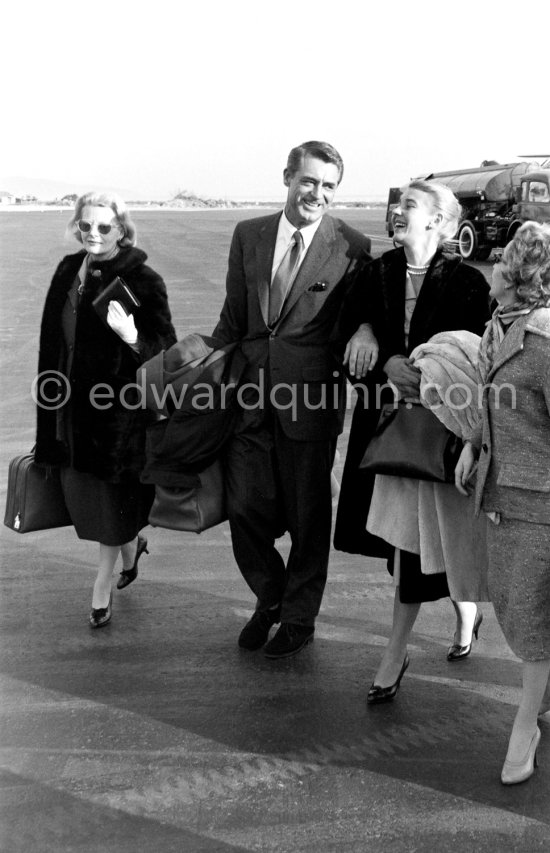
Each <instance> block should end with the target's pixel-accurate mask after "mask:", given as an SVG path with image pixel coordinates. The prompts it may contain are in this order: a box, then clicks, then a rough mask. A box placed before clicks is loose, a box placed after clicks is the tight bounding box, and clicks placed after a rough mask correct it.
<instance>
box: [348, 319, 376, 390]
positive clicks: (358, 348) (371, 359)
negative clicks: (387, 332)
mask: <svg viewBox="0 0 550 853" xmlns="http://www.w3.org/2000/svg"><path fill="white" fill-rule="evenodd" d="M377 361H378V341H377V340H376V337H375V335H374V332H373V331H372V329H371V327H370V326H369V324H368V323H362V324H361V325H360V326H359V328H358V329H357V331H356V332H355V334H354V335H353V336H352V337H351V338H350V339H349V341H348V343H347V346H346V351H345V353H344V365H346V364H349V372H350V374H351V376H355V377H356V378H357V379H362V378H363V376H366V375H367V373H368V372H369V370H372V369H373V367H374V365H375V364H376V362H377Z"/></svg>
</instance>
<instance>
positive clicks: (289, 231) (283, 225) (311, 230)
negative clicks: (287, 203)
mask: <svg viewBox="0 0 550 853" xmlns="http://www.w3.org/2000/svg"><path fill="white" fill-rule="evenodd" d="M321 219H322V217H320V218H319V219H318V220H317V221H316V222H314V223H313V224H312V225H306V226H305V227H304V228H296V227H295V226H294V225H292V223H291V222H289V221H288V219H287V218H286V215H285V212H284V211H283V215H282V216H281V218H280V220H279V228H278V230H277V239H276V240H275V253H274V255H273V266H272V268H271V281H273V277H274V275H275V273H276V272H277V268H278V267H279V265H280V263H281V261H282V260H283V258H284V256H285V254H286V251H287V249H288V247H289V246H290V244H291V242H292V237H293V236H294V232H295V231H299V232H300V234H301V235H302V240H303V242H304V245H303V248H302V251H301V252H300V257H299V258H298V265H297V269H299V268H300V266H301V264H302V261H303V260H304V258H305V256H306V252H307V250H308V249H309V247H310V246H311V241H312V240H313V238H314V237H315V233H316V231H317V229H318V227H319V225H320V224H321Z"/></svg>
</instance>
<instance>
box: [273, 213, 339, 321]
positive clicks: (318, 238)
mask: <svg viewBox="0 0 550 853" xmlns="http://www.w3.org/2000/svg"><path fill="white" fill-rule="evenodd" d="M334 236H335V235H334V224H333V222H332V220H331V219H330V217H329V216H324V217H323V219H322V221H321V224H320V225H319V228H318V229H317V231H316V232H315V236H314V238H313V240H312V241H311V246H310V247H309V249H308V250H307V252H306V256H305V258H304V260H303V261H302V264H301V266H300V269H299V270H298V275H297V276H296V278H295V279H294V282H293V284H292V287H291V288H290V293H289V294H288V296H287V298H286V301H285V304H284V305H283V310H282V311H281V316H280V317H279V321H278V322H281V320H282V319H283V318H284V317H286V315H287V314H288V313H289V311H291V310H292V308H293V307H294V305H295V304H296V302H297V301H298V299H299V298H300V296H301V295H302V293H303V292H304V291H305V290H306V289H307V288H308V287H309V286H310V285H311V284H312V282H314V281H315V279H316V278H317V275H318V273H319V271H320V270H321V269H322V267H323V265H324V264H325V263H326V262H327V260H328V258H329V257H330V253H331V251H332V244H333V242H334Z"/></svg>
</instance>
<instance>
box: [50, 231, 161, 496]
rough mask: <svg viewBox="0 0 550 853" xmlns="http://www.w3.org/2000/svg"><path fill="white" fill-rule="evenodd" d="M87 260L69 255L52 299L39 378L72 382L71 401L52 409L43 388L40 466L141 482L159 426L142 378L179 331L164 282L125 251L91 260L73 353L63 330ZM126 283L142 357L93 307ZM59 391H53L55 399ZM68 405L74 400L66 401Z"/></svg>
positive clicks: (137, 252)
mask: <svg viewBox="0 0 550 853" xmlns="http://www.w3.org/2000/svg"><path fill="white" fill-rule="evenodd" d="M85 255H86V253H85V252H84V251H81V252H77V253H76V254H73V255H67V256H66V257H64V258H63V260H62V261H61V263H60V264H59V266H58V268H57V270H56V272H55V274H54V277H53V279H52V283H51V285H50V289H49V291H48V294H47V296H46V302H45V305H44V312H43V315H42V325H41V329H40V351H39V359H38V374H39V377H43V376H44V375H45V374H46V375H47V373H48V372H51V371H58V372H59V373H60V374H62V375H66V373H67V366H68V365H70V367H69V371H68V375H67V376H66V380H64V381H66V389H67V393H65V392H64V388H62V389H61V390H62V392H63V393H62V395H61V396H62V398H63V399H62V400H61V401H60V403H59V404H57V405H52V404H51V402H49V401H48V400H47V398H46V397H47V395H48V385H44V386H43V387H44V394H45V395H46V396H45V397H44V398H41V397H40V390H41V387H42V384H41V382H39V383H38V384H37V404H38V408H37V433H36V451H35V458H36V461H37V462H38V463H42V464H47V465H72V466H73V467H74V468H75V469H76V470H77V471H81V472H84V473H90V474H94V475H96V476H97V477H99V478H100V479H102V480H106V481H109V482H115V483H116V482H128V481H135V480H137V479H138V478H139V473H140V471H141V469H142V467H143V464H144V447H145V429H146V426H147V425H148V424H149V423H151V421H153V420H155V416H154V415H152V414H151V413H149V412H147V410H146V408H145V405H144V404H142V403H141V402H140V394H139V392H138V388H137V386H135V387H133V388H132V387H130V388H127V389H125V390H124V391H123V389H124V387H125V386H127V385H132V384H134V385H135V383H136V370H137V368H138V367H139V366H140V364H142V363H143V362H144V361H146V360H147V359H149V358H151V356H153V355H155V354H156V353H157V352H159V351H160V350H161V349H166V348H168V347H169V346H171V345H172V344H173V343H174V342H175V340H176V335H175V332H174V328H173V326H172V321H171V316H170V309H169V307H168V300H167V294H166V287H165V285H164V282H163V280H162V278H161V277H160V276H159V275H158V274H157V273H156V272H154V271H153V270H152V269H151V268H150V267H148V266H146V264H145V261H146V259H147V255H146V254H145V252H143V251H142V250H141V249H136V248H124V249H121V251H120V252H119V253H118V255H116V256H115V257H114V258H113V259H111V260H109V261H104V262H95V263H94V262H93V259H92V260H91V264H90V267H89V268H88V274H87V276H86V280H85V282H84V289H83V292H82V295H81V296H80V297H79V301H78V308H77V311H76V318H75V319H76V325H75V335H74V347H73V350H72V352H71V353H69V352H67V348H66V344H65V336H64V333H63V327H62V316H63V311H64V308H65V305H66V302H67V295H68V293H69V291H70V290H71V288H72V287H73V285H74V282H75V278H76V276H77V273H78V272H79V270H80V267H81V266H82V263H83V261H84V258H85ZM116 276H120V277H121V278H122V279H123V280H124V281H125V283H126V284H127V285H128V287H129V288H130V290H131V291H132V292H133V293H134V295H135V296H136V297H137V299H138V300H139V302H140V307H139V308H137V309H136V311H135V314H134V321H135V324H136V328H137V331H138V351H135V350H134V349H132V348H131V347H130V346H128V344H126V343H124V342H123V341H122V340H121V338H120V337H119V336H118V335H117V334H116V333H115V332H113V331H112V330H111V329H110V328H108V327H107V326H106V325H104V324H103V322H102V321H101V320H100V319H99V317H98V316H97V314H96V312H95V310H94V309H93V307H92V301H93V300H94V299H95V298H96V296H97V295H98V294H99V293H101V291H102V290H104V289H105V287H107V285H109V284H110V283H111V282H112V281H113V279H114V278H115V277H116ZM99 383H103V384H104V386H105V387H104V388H103V389H102V390H103V391H106V395H105V396H103V397H102V398H101V399H99V398H98V399H96V402H95V403H94V402H92V399H91V396H90V395H91V392H92V389H93V388H94V386H96V385H98V384H99ZM51 389H52V386H51V385H50V387H49V393H50V395H51ZM65 398H67V399H65Z"/></svg>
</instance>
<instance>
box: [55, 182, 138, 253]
mask: <svg viewBox="0 0 550 853" xmlns="http://www.w3.org/2000/svg"><path fill="white" fill-rule="evenodd" d="M87 205H90V206H91V207H110V208H111V210H112V211H113V213H114V214H115V219H116V221H117V224H118V225H119V226H120V228H121V229H122V232H123V234H122V237H121V238H120V240H119V241H118V245H119V246H135V245H136V226H135V225H134V223H133V222H132V220H131V219H130V214H129V213H128V208H127V207H126V204H125V202H124V201H123V200H122V199H121V197H120V196H119V195H117V194H116V193H94V192H89V193H84V195H81V196H79V198H77V200H76V202H75V206H74V213H73V215H72V217H71V218H70V220H69V222H68V224H67V234H72V235H73V236H74V237H76V239H77V240H78V241H79V243H82V236H81V234H80V231H79V230H78V227H77V224H76V223H77V222H78V220H79V219H80V217H81V215H82V211H83V210H84V208H85V207H86V206H87Z"/></svg>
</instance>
